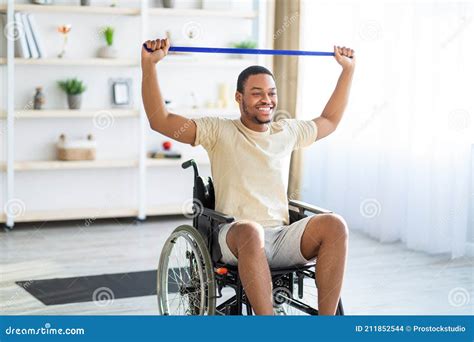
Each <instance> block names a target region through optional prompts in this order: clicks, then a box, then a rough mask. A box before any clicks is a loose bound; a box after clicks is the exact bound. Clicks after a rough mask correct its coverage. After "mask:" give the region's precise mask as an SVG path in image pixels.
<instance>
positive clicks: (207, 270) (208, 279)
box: [157, 159, 344, 315]
mask: <svg viewBox="0 0 474 342" xmlns="http://www.w3.org/2000/svg"><path fill="white" fill-rule="evenodd" d="M191 166H192V167H193V169H194V188H193V202H192V203H193V215H192V217H193V225H192V226H190V225H181V226H179V227H178V228H176V229H175V230H174V231H173V233H172V234H171V235H170V237H169V238H168V239H167V240H166V242H165V244H164V246H163V249H162V252H161V255H160V259H159V263H158V271H157V296H158V311H159V314H160V315H243V314H244V312H245V314H246V315H253V310H252V306H251V304H250V301H249V300H248V298H247V296H246V295H245V291H244V289H243V286H242V283H241V281H240V278H239V275H238V269H237V266H233V265H226V264H224V263H222V262H220V261H219V260H220V258H221V256H222V254H221V251H220V247H219V243H218V239H217V237H218V233H219V226H220V225H221V224H223V223H230V222H233V221H234V218H233V217H231V216H228V215H226V214H223V213H220V212H217V211H215V210H214V209H215V197H214V186H213V182H212V179H211V177H207V179H205V178H204V177H201V176H199V170H198V166H197V163H196V162H195V161H194V160H193V159H191V160H188V161H186V162H184V163H183V164H182V168H183V169H187V168H189V167H191ZM289 207H290V211H289V216H290V223H293V222H295V221H298V220H300V219H302V218H304V217H307V215H305V212H310V213H313V214H321V213H331V211H329V210H326V209H323V208H319V207H316V206H313V205H309V204H306V203H304V202H301V201H296V200H290V201H289ZM291 207H292V208H293V209H292V208H291ZM315 265H316V263H315V262H310V263H308V264H306V265H303V266H293V267H287V268H271V269H270V272H271V277H272V285H273V287H272V288H273V306H274V313H275V314H276V315H318V310H317V308H315V306H316V305H317V296H316V294H317V291H316V286H317V285H316V283H315V279H316V277H315ZM244 306H245V311H244ZM336 315H344V309H343V306H342V301H341V300H339V303H338V306H337V310H336Z"/></svg>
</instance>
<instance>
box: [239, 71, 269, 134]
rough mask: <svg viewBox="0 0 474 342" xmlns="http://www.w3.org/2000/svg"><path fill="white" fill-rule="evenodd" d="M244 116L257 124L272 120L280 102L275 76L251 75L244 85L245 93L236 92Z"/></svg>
mask: <svg viewBox="0 0 474 342" xmlns="http://www.w3.org/2000/svg"><path fill="white" fill-rule="evenodd" d="M236 100H237V102H239V105H240V110H241V113H242V115H243V116H246V117H247V119H249V120H251V121H252V122H254V123H256V124H261V125H263V124H267V123H270V122H271V120H272V116H273V113H274V112H275V108H276V107H277V104H278V98H277V90H276V85H275V82H274V81H273V77H271V76H270V75H267V74H258V75H251V76H250V77H249V78H248V79H247V81H246V82H245V85H244V93H243V94H241V93H239V92H236Z"/></svg>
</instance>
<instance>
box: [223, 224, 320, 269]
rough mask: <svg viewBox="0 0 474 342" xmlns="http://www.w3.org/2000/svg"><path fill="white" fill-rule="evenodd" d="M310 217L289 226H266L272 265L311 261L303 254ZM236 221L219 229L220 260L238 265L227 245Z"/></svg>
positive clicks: (265, 232)
mask: <svg viewBox="0 0 474 342" xmlns="http://www.w3.org/2000/svg"><path fill="white" fill-rule="evenodd" d="M310 219H311V216H308V217H305V218H304V219H301V220H299V221H296V222H294V223H292V224H290V225H287V226H277V227H264V235H265V254H266V255H267V260H268V264H269V265H270V267H273V268H278V267H290V266H301V265H305V264H307V263H308V262H310V260H307V259H306V258H305V257H304V256H303V254H301V237H302V236H303V233H304V230H305V228H306V224H307V223H308V221H309V220H310ZM234 223H235V222H232V223H226V224H223V225H222V226H221V228H220V231H219V246H220V248H221V252H222V258H221V260H220V261H221V262H223V263H226V264H230V265H237V258H236V256H235V255H234V253H232V251H231V250H230V248H229V246H227V233H228V232H229V229H230V227H231V226H232V224H234Z"/></svg>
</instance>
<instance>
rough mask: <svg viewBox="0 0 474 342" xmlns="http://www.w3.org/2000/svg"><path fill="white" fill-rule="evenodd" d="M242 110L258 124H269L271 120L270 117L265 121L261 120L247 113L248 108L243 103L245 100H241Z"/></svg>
mask: <svg viewBox="0 0 474 342" xmlns="http://www.w3.org/2000/svg"><path fill="white" fill-rule="evenodd" d="M242 110H243V111H244V114H245V115H247V117H251V120H252V121H253V122H254V123H256V124H259V125H266V124H269V123H270V122H272V119H271V118H270V120H266V121H262V120H260V119H259V118H257V116H252V115H251V114H250V113H249V110H248V106H247V104H246V103H245V101H242Z"/></svg>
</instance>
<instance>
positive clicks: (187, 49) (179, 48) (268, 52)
mask: <svg viewBox="0 0 474 342" xmlns="http://www.w3.org/2000/svg"><path fill="white" fill-rule="evenodd" d="M143 47H144V48H145V50H147V51H148V52H153V51H152V50H150V49H148V48H147V47H146V44H145V43H144V44H143ZM168 51H175V52H198V53H230V54H241V55H281V56H334V52H319V51H300V50H271V49H237V48H209V47H194V46H170V48H169V50H168Z"/></svg>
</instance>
